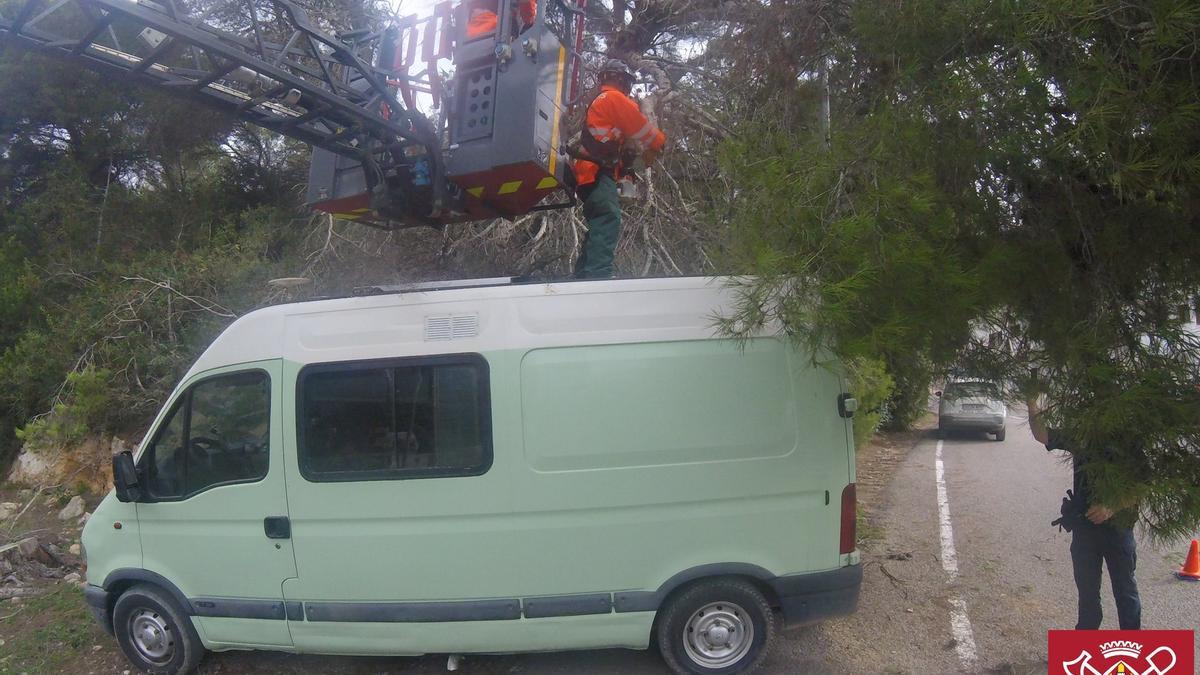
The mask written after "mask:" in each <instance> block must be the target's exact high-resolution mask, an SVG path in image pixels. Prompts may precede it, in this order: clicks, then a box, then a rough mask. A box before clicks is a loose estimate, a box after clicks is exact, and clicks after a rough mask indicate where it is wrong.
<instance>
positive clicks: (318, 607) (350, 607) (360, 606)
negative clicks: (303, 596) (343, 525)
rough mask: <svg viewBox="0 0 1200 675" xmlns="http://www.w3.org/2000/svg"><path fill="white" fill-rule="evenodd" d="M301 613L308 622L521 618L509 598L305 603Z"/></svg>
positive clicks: (516, 604) (517, 605)
mask: <svg viewBox="0 0 1200 675" xmlns="http://www.w3.org/2000/svg"><path fill="white" fill-rule="evenodd" d="M304 616H305V618H306V619H308V620H309V621H356V622H363V623H434V622H443V621H445V622H449V621H502V620H507V619H519V618H521V601H520V600H518V599H516V598H512V599H504V600H468V601H464V602H306V603H304Z"/></svg>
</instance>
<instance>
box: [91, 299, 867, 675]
mask: <svg viewBox="0 0 1200 675" xmlns="http://www.w3.org/2000/svg"><path fill="white" fill-rule="evenodd" d="M733 301H734V298H733V293H732V292H731V291H730V290H729V289H728V284H727V280H723V279H708V278H672V279H635V280H611V281H578V282H566V283H549V284H548V283H530V284H508V283H497V284H494V285H467V286H465V287H460V288H445V289H439V290H435V289H430V288H423V289H415V290H407V291H396V292H378V293H376V294H372V295H367V296H363V297H351V298H342V299H330V300H315V301H308V302H297V303H292V304H285V305H278V306H273V307H269V308H265V309H261V310H258V311H255V312H252V313H250V314H247V315H246V316H243V317H241V318H240V319H238V320H237V321H235V322H234V323H233V324H232V325H231V326H229V328H228V329H226V330H225V332H224V333H222V334H221V335H220V337H218V338H217V339H216V340H215V341H214V342H213V344H212V345H211V346H210V347H209V348H208V350H207V351H206V352H205V353H204V354H203V355H202V356H201V357H200V358H199V359H198V360H197V361H196V363H195V365H194V366H193V367H192V368H191V370H190V371H189V372H188V373H187V375H186V376H185V377H184V378H183V380H182V382H181V383H180V384H179V386H178V388H177V389H176V390H175V392H174V393H173V394H172V395H171V397H170V399H169V400H168V401H167V403H166V405H165V406H164V407H163V410H162V412H160V413H159V415H158V418H157V419H156V420H155V421H154V423H153V425H152V426H151V428H150V430H149V433H148V435H147V436H146V441H145V442H144V443H143V444H142V446H141V448H140V450H139V452H138V454H137V456H136V457H134V456H131V455H129V454H128V453H126V454H124V455H118V456H117V457H116V458H114V477H115V483H116V485H117V487H116V489H115V490H114V493H113V494H110V495H108V497H107V498H105V500H104V501H103V503H102V504H101V505H100V506H99V507H98V508H97V509H96V511H95V513H94V515H93V517H92V518H91V520H90V521H89V522H88V524H87V527H86V528H85V530H84V533H83V544H84V547H85V549H86V559H87V580H88V584H89V585H88V587H87V589H86V598H87V602H88V603H89V605H90V606H91V607H92V608H93V610H94V613H95V614H96V617H97V618H98V620H99V621H100V622H101V623H102V624H103V625H104V626H105V628H107V629H108V630H109V631H111V632H113V633H114V634H115V636H116V639H117V641H118V643H119V644H120V646H121V649H122V651H123V652H124V653H125V655H126V656H127V657H128V659H129V661H130V662H131V663H132V664H134V665H135V666H136V667H138V668H140V669H142V670H147V671H155V672H166V673H182V672H187V671H189V670H191V669H192V668H193V667H195V665H196V664H197V663H198V662H199V661H200V659H201V657H202V656H203V653H204V650H206V649H208V650H217V651H220V650H229V649H271V650H282V651H291V652H305V653H325V654H364V655H366V654H389V655H415V654H423V653H451V654H454V653H498V652H523V651H540V650H563V649H591V648H602V647H628V648H634V649H645V648H646V647H647V646H648V645H649V644H650V641H651V638H652V637H655V638H656V639H657V644H658V647H659V649H660V650H661V652H662V655H663V657H664V659H665V660H666V662H667V663H668V664H669V665H670V666H671V667H672V668H673V669H675V670H676V671H678V672H686V673H734V672H744V671H748V670H751V669H753V668H755V667H756V666H758V665H759V664H761V663H762V661H763V659H764V658H765V656H766V652H767V649H768V648H769V647H770V645H771V643H772V639H773V637H774V635H775V634H776V631H777V629H778V628H779V627H781V626H784V625H797V624H802V623H808V622H812V621H815V620H818V619H822V618H825V617H829V616H836V615H840V614H846V613H849V612H852V611H853V610H854V609H855V606H856V604H857V600H858V590H859V584H860V581H861V578H862V571H861V568H860V566H859V564H858V563H859V559H858V552H857V551H856V549H855V530H854V527H855V491H854V452H853V447H852V441H851V429H850V419H849V418H850V416H851V414H852V412H853V409H854V407H855V402H854V400H853V399H852V398H850V397H849V395H848V394H846V393H844V387H843V383H842V381H841V379H840V377H839V374H838V370H837V368H836V367H835V366H834V365H833V364H815V363H814V362H813V359H812V358H811V357H810V356H809V355H807V354H806V353H802V352H799V351H796V350H795V349H794V348H793V347H792V346H790V344H789V343H788V342H787V341H786V340H785V339H783V338H781V337H778V336H773V335H765V336H763V337H759V338H754V339H750V340H746V341H743V342H738V341H733V340H729V339H723V338H721V337H719V336H717V335H716V334H715V332H714V317H715V316H717V315H718V314H722V313H726V312H728V311H729V310H730V309H731V307H732V303H733Z"/></svg>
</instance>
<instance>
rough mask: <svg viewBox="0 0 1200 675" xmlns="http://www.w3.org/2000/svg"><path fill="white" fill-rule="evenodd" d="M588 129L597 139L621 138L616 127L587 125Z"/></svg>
mask: <svg viewBox="0 0 1200 675" xmlns="http://www.w3.org/2000/svg"><path fill="white" fill-rule="evenodd" d="M588 131H590V132H591V134H592V137H593V138H595V139H596V140H598V141H607V140H609V139H610V138H611V139H620V138H621V130H620V129H618V128H616V127H588Z"/></svg>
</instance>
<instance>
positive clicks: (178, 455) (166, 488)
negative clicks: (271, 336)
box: [146, 371, 271, 499]
mask: <svg viewBox="0 0 1200 675" xmlns="http://www.w3.org/2000/svg"><path fill="white" fill-rule="evenodd" d="M270 427H271V380H270V378H269V377H268V376H267V374H266V373H264V372H262V371H250V372H245V373H234V374H232V375H221V376H218V377H213V378H210V379H206V380H202V381H200V382H198V383H196V384H195V385H192V387H190V388H189V389H188V390H187V391H186V392H185V393H184V394H183V395H182V396H180V397H179V400H178V401H176V403H175V407H174V409H173V410H172V411H171V413H170V417H169V419H168V420H167V421H166V422H165V423H164V424H163V425H162V427H161V428H160V430H159V432H158V434H157V435H156V436H155V438H154V441H153V442H152V443H151V445H150V447H149V448H148V449H147V455H146V456H147V459H148V462H147V469H146V471H147V479H148V480H147V482H148V483H149V489H150V495H151V496H152V497H155V498H157V499H181V498H186V497H190V496H192V495H194V494H196V493H198V492H202V491H204V490H206V489H208V488H210V487H213V486H215V485H223V484H227V483H240V482H249V481H256V480H259V479H261V478H263V477H264V476H266V475H267V464H268V456H269V452H270Z"/></svg>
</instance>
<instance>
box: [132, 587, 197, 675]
mask: <svg viewBox="0 0 1200 675" xmlns="http://www.w3.org/2000/svg"><path fill="white" fill-rule="evenodd" d="M113 629H114V632H115V633H116V637H117V644H118V645H119V646H120V647H121V652H122V653H123V654H125V658H126V659H128V660H129V662H130V663H132V664H133V665H134V666H136V667H137V668H138V669H139V670H141V671H142V672H146V673H155V674H156V675H158V674H161V675H184V674H185V673H190V672H192V671H193V670H195V668H196V666H198V665H199V664H200V659H201V658H202V657H203V656H204V645H203V644H201V642H200V636H199V635H197V634H196V629H195V628H194V627H193V626H192V622H191V620H190V619H189V618H188V617H187V615H186V614H185V613H184V611H183V610H182V609H180V608H179V607H178V606H177V604H176V603H175V601H174V600H172V599H171V598H170V597H169V596H168V595H167V594H166V593H164V592H162V591H161V590H159V589H158V588H156V587H154V586H150V585H148V584H138V585H137V586H134V587H133V588H130V589H129V590H127V591H125V592H124V593H122V594H121V597H119V598H117V602H116V605H114V606H113Z"/></svg>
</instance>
